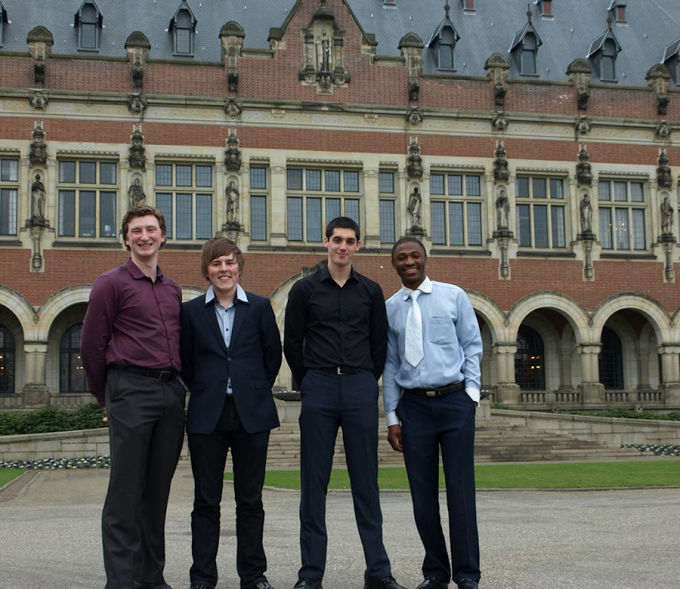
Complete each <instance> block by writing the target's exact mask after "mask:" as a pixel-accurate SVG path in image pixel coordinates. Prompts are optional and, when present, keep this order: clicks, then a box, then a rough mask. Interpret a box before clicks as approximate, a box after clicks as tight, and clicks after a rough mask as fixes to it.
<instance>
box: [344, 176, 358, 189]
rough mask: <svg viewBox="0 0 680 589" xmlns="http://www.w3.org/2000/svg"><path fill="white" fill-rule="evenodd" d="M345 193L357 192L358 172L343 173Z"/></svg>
mask: <svg viewBox="0 0 680 589" xmlns="http://www.w3.org/2000/svg"><path fill="white" fill-rule="evenodd" d="M343 180H344V182H345V187H344V190H345V192H359V172H345V173H344V178H343Z"/></svg>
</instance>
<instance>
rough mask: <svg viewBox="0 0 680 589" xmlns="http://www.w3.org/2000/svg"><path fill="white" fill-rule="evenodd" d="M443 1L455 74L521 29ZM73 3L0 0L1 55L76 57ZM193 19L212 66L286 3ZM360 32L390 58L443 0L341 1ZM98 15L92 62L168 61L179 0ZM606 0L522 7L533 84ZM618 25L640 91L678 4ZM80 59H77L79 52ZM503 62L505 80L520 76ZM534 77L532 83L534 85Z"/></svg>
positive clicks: (236, 2)
mask: <svg viewBox="0 0 680 589" xmlns="http://www.w3.org/2000/svg"><path fill="white" fill-rule="evenodd" d="M449 1H450V6H451V10H450V19H451V21H452V23H453V25H454V27H455V29H456V31H457V32H458V34H459V35H460V40H459V41H458V43H457V44H456V49H455V67H456V74H451V75H464V76H484V75H485V71H484V62H485V61H486V59H487V58H488V57H489V56H490V55H492V54H493V53H496V52H498V53H501V54H503V55H506V56H507V57H508V58H510V55H509V53H508V51H509V48H510V46H511V44H512V41H513V38H514V36H515V35H516V33H517V31H519V30H522V28H523V27H524V26H525V25H526V23H527V16H526V12H527V0H476V2H475V9H476V10H475V12H474V14H465V13H464V12H463V8H462V4H461V2H460V0H449ZM82 2H83V0H2V5H3V7H4V8H5V10H6V11H7V17H8V20H9V22H8V23H5V24H4V25H3V26H4V45H3V47H2V48H0V54H1V53H2V52H3V51H19V52H26V51H27V45H26V37H27V34H28V32H29V31H30V30H31V29H33V28H34V27H36V26H38V25H42V26H45V27H47V28H48V29H49V30H50V31H51V32H52V34H53V35H54V40H55V45H54V47H53V51H54V52H55V53H60V54H76V53H78V51H77V42H78V36H77V30H76V28H75V26H74V14H75V13H76V11H77V10H78V9H79V8H80V6H81V4H82ZM186 2H187V3H188V5H189V6H190V7H191V10H192V12H193V13H194V15H195V17H196V20H197V22H198V24H197V26H196V37H195V41H194V47H195V54H194V59H196V60H200V61H209V62H219V61H220V42H219V32H220V28H221V27H222V25H224V24H225V23H226V22H228V21H231V20H233V21H236V22H238V23H239V24H240V25H241V26H242V27H243V28H244V30H245V33H246V37H245V39H244V47H246V48H262V49H265V48H268V47H269V43H268V41H267V38H268V36H269V29H270V28H272V27H280V26H281V25H282V24H283V22H284V21H285V19H286V17H287V16H288V15H289V13H290V11H291V9H293V8H294V6H295V4H296V0H186ZM346 2H347V4H348V5H349V6H350V7H351V9H352V11H353V13H354V15H355V16H356V18H357V20H358V21H359V23H360V24H361V26H362V27H363V29H364V31H365V32H366V33H370V34H374V35H375V39H376V41H377V43H378V45H377V48H376V54H377V55H385V56H398V55H399V49H398V44H399V40H400V39H401V38H402V37H403V36H404V35H405V34H406V33H409V32H413V33H416V34H417V35H418V36H419V37H420V38H421V39H422V40H423V42H427V40H428V39H430V38H431V37H432V35H433V33H434V32H435V31H436V29H437V27H438V26H439V25H440V23H441V22H442V19H443V18H444V3H445V0H396V8H386V7H384V6H383V0H346ZM96 3H97V6H98V7H99V9H100V10H101V14H102V17H103V21H102V22H103V27H104V28H103V29H102V30H101V44H100V51H99V52H98V54H99V55H103V56H117V57H123V56H125V49H124V45H125V40H126V39H127V37H128V35H129V34H130V33H131V32H133V31H137V30H139V31H142V32H143V33H144V34H145V35H146V36H147V37H148V38H149V40H150V42H151V53H150V57H151V58H152V59H154V58H155V59H173V38H172V33H171V32H170V31H169V26H168V23H169V22H170V19H171V18H172V17H173V15H174V14H175V12H176V11H177V9H178V8H179V6H180V3H181V0H96ZM610 4H611V0H553V3H552V12H553V15H554V18H550V19H547V18H543V17H541V15H540V8H539V7H538V6H536V5H535V4H534V2H533V0H531V5H530V6H531V11H532V23H533V26H534V28H535V30H536V32H537V33H538V35H539V36H540V38H541V40H542V41H543V45H542V46H541V47H540V49H539V50H538V57H537V69H538V72H537V73H538V74H539V77H538V79H540V80H547V81H565V80H566V74H565V72H566V70H567V66H568V65H569V63H571V61H573V60H574V59H575V58H577V57H580V58H585V57H586V56H587V54H588V51H589V49H590V47H591V45H592V44H593V42H594V41H595V40H597V39H598V38H600V37H601V36H602V34H603V33H604V31H605V30H606V28H607V22H606V19H607V16H608V10H607V9H608V8H609V5H610ZM626 14H627V22H626V23H625V24H618V23H615V22H614V23H612V30H613V32H614V34H615V36H616V39H617V40H618V42H619V44H620V46H621V52H620V53H619V55H618V58H617V66H616V69H617V72H618V73H619V82H620V83H621V84H625V85H633V86H645V85H646V82H645V79H644V78H645V74H646V72H647V71H648V70H649V68H650V67H652V66H653V65H655V64H657V63H660V62H661V61H662V59H663V56H664V51H665V50H666V48H667V47H668V46H669V45H670V44H671V43H673V42H674V41H676V40H677V39H678V38H679V37H680V1H679V0H636V1H635V2H632V1H631V2H628V3H627V8H626ZM81 53H82V52H81ZM510 61H511V69H510V71H509V75H510V77H511V78H518V77H520V75H519V72H518V70H517V67H516V65H515V64H514V63H512V60H510ZM423 69H424V71H425V72H426V73H436V72H437V56H436V54H435V50H434V49H433V48H426V49H424V52H423ZM534 79H535V78H534Z"/></svg>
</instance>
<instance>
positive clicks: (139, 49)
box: [125, 31, 151, 90]
mask: <svg viewBox="0 0 680 589" xmlns="http://www.w3.org/2000/svg"><path fill="white" fill-rule="evenodd" d="M125 49H126V51H127V52H128V56H129V59H130V61H131V62H132V85H133V86H134V87H135V88H136V89H137V90H141V89H142V87H143V86H144V66H145V65H146V58H147V57H148V55H149V51H150V50H151V43H150V42H149V39H148V38H147V36H146V35H145V34H144V33H142V32H141V31H134V32H132V33H130V35H129V36H128V38H127V40H126V41H125Z"/></svg>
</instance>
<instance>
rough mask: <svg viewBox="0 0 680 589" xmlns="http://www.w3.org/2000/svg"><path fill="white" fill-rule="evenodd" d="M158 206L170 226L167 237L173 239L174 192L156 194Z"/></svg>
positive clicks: (168, 226)
mask: <svg viewBox="0 0 680 589" xmlns="http://www.w3.org/2000/svg"><path fill="white" fill-rule="evenodd" d="M167 167H170V166H167ZM156 169H158V168H156ZM156 207H157V208H158V209H159V210H160V211H161V212H162V213H163V216H164V217H165V224H166V225H167V228H168V233H167V237H168V239H171V238H172V236H173V232H172V229H173V227H174V225H173V222H172V194H156Z"/></svg>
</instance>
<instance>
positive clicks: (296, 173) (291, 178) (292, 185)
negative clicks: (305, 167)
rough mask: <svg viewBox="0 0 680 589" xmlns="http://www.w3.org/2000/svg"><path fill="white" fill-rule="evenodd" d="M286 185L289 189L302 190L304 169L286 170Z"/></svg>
mask: <svg viewBox="0 0 680 589" xmlns="http://www.w3.org/2000/svg"><path fill="white" fill-rule="evenodd" d="M286 187H287V188H288V190H302V170H287V171H286Z"/></svg>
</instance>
